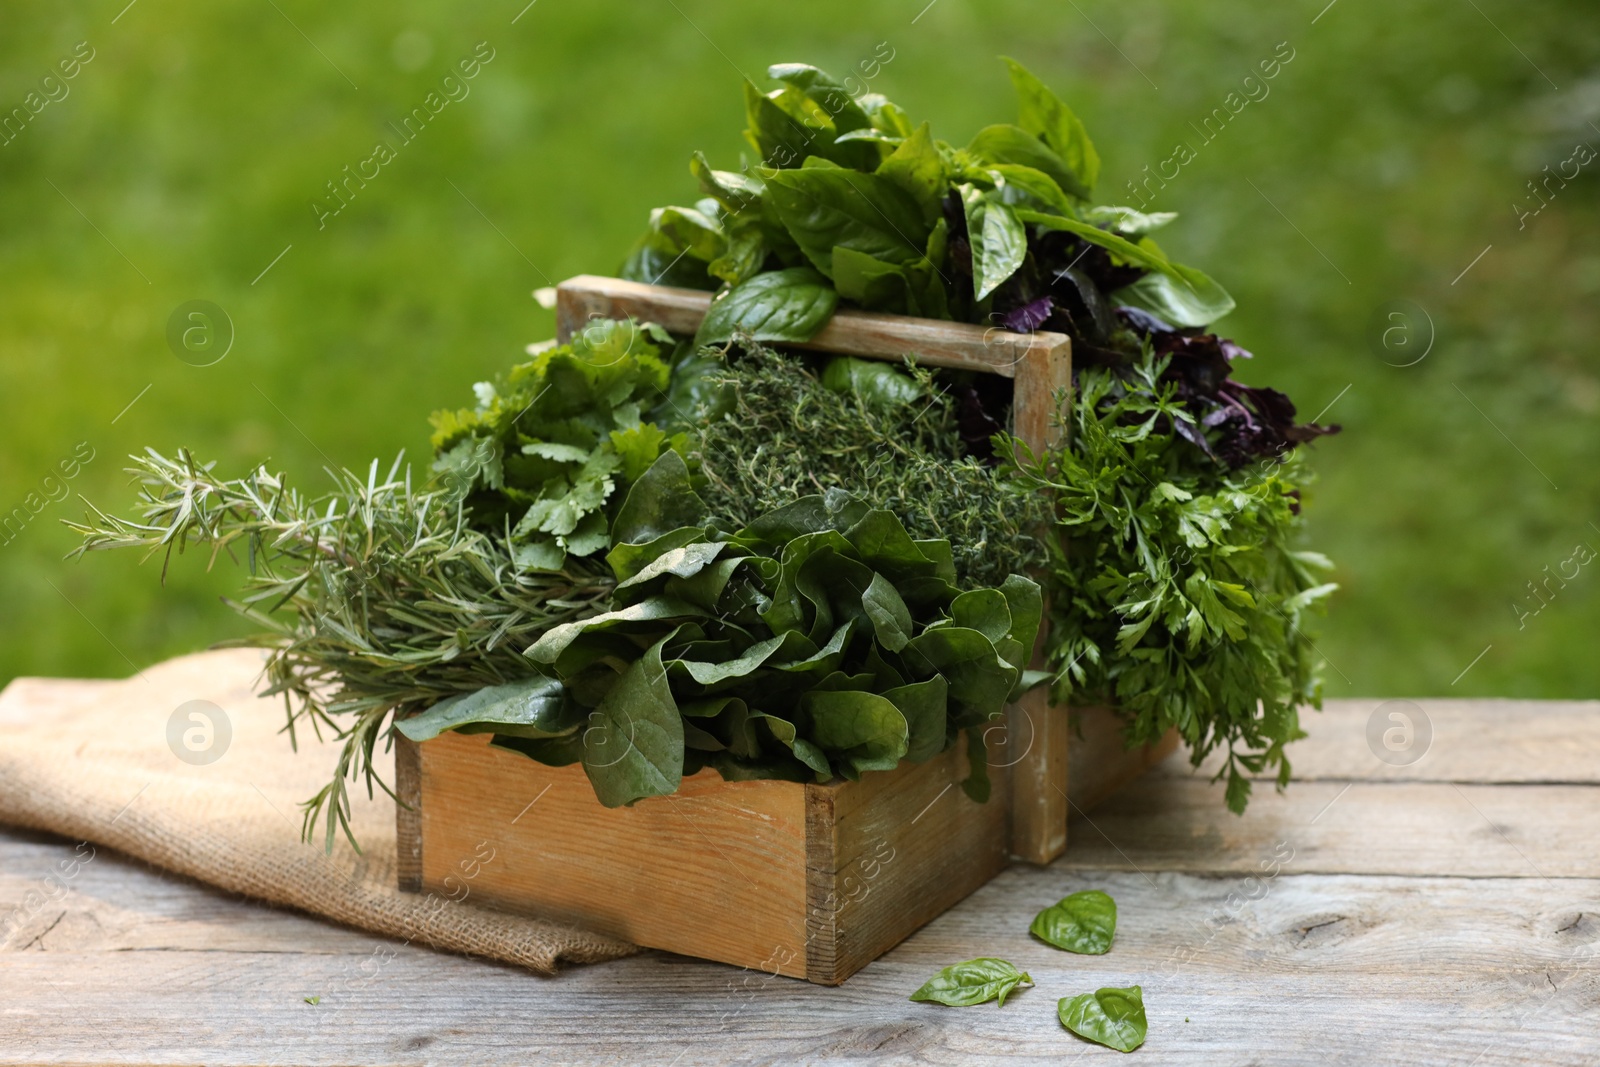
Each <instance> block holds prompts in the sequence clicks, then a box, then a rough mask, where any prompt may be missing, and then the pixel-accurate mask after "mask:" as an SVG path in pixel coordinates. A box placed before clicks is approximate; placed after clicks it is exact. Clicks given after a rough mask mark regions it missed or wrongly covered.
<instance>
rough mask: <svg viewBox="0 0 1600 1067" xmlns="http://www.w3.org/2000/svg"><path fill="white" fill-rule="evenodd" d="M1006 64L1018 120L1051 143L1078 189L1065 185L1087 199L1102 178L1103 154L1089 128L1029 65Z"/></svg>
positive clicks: (1010, 60)
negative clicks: (1091, 138)
mask: <svg viewBox="0 0 1600 1067" xmlns="http://www.w3.org/2000/svg"><path fill="white" fill-rule="evenodd" d="M1006 66H1007V67H1009V68H1010V70H1011V84H1012V86H1013V87H1014V88H1015V89H1016V90H1017V105H1018V114H1019V117H1018V120H1017V121H1018V123H1019V124H1020V125H1021V126H1022V128H1023V129H1025V130H1027V131H1028V132H1029V133H1031V134H1034V135H1035V136H1037V137H1039V138H1041V139H1042V140H1043V141H1044V143H1045V144H1047V145H1049V146H1050V147H1051V148H1052V149H1053V150H1054V151H1055V153H1056V154H1057V155H1059V156H1060V157H1061V159H1062V160H1063V161H1064V162H1065V163H1066V165H1067V167H1068V168H1069V169H1070V170H1071V172H1072V175H1073V178H1074V179H1075V185H1076V188H1073V187H1070V186H1066V185H1063V186H1062V188H1063V189H1066V190H1067V191H1068V192H1070V193H1072V194H1073V195H1074V196H1076V197H1078V198H1079V199H1081V200H1088V199H1089V198H1090V197H1091V196H1093V195H1094V183H1095V182H1096V181H1098V180H1099V179H1100V154H1099V153H1098V152H1096V151H1095V148H1094V143H1093V142H1092V141H1090V140H1089V133H1088V131H1087V130H1085V129H1084V128H1083V123H1082V122H1080V121H1079V120H1078V116H1077V115H1074V114H1073V113H1072V109H1071V108H1069V107H1067V105H1066V104H1064V103H1062V102H1061V99H1060V98H1059V97H1057V96H1056V94H1055V93H1053V92H1051V91H1050V88H1049V86H1047V85H1045V84H1044V82H1042V81H1040V80H1039V79H1038V78H1036V77H1035V76H1034V75H1033V73H1032V72H1031V71H1030V70H1028V68H1027V67H1024V66H1023V65H1022V64H1021V63H1018V62H1017V61H1016V60H1014V59H1010V58H1007V59H1006Z"/></svg>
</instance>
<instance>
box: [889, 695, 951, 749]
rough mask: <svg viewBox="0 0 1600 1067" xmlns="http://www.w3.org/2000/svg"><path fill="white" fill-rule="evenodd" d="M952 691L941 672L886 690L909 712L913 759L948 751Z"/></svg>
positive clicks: (907, 715) (893, 699) (907, 728)
mask: <svg viewBox="0 0 1600 1067" xmlns="http://www.w3.org/2000/svg"><path fill="white" fill-rule="evenodd" d="M949 692H950V687H949V685H947V684H946V682H945V680H944V679H943V678H941V677H939V676H937V675H936V676H934V677H932V678H929V679H928V680H927V681H925V682H913V683H912V684H911V685H901V686H896V687H894V688H893V689H886V690H884V691H883V697H884V699H885V700H887V701H889V702H890V703H892V704H893V705H894V706H895V707H897V708H899V709H900V714H902V715H904V716H905V719H906V734H907V738H908V740H907V742H906V755H905V758H906V759H907V760H910V761H911V762H912V763H921V762H922V761H923V760H930V759H932V758H933V757H935V756H937V755H938V754H939V753H941V752H943V751H944V747H945V740H946V733H947V731H946V730H945V723H946V721H947V719H948V711H949V704H948V700H947V698H948V694H949Z"/></svg>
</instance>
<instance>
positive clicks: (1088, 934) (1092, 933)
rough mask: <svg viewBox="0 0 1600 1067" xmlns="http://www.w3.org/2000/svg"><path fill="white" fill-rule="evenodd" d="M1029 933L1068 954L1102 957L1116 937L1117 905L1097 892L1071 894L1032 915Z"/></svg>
mask: <svg viewBox="0 0 1600 1067" xmlns="http://www.w3.org/2000/svg"><path fill="white" fill-rule="evenodd" d="M1028 932H1029V933H1031V934H1033V936H1034V937H1037V938H1038V939H1039V940H1041V941H1043V942H1045V943H1046V944H1050V945H1054V946H1055V947H1056V948H1060V949H1066V950H1067V951H1068V952H1077V953H1080V954H1082V955H1087V956H1100V955H1103V954H1105V953H1106V952H1109V951H1111V940H1112V938H1113V937H1115V936H1116V932H1117V902H1116V901H1114V900H1112V899H1111V897H1110V896H1108V895H1106V894H1105V893H1102V892H1101V891H1100V890H1098V889H1087V890H1084V891H1083V892H1081V893H1074V894H1072V895H1071V896H1069V897H1063V898H1062V899H1061V900H1059V901H1057V902H1056V903H1054V904H1052V905H1050V906H1049V907H1048V908H1046V909H1044V910H1043V911H1041V912H1040V913H1039V914H1038V915H1035V916H1034V917H1033V924H1032V925H1031V926H1029V927H1028Z"/></svg>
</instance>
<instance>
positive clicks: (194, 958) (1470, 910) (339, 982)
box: [0, 701, 1600, 1067]
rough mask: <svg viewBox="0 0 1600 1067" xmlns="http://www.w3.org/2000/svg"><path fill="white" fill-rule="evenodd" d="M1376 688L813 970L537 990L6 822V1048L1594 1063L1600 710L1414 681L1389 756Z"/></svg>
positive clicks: (647, 957)
mask: <svg viewBox="0 0 1600 1067" xmlns="http://www.w3.org/2000/svg"><path fill="white" fill-rule="evenodd" d="M1380 703H1382V702H1380V701H1335V702H1331V703H1330V705H1329V707H1328V710H1327V711H1325V712H1323V713H1322V714H1321V715H1316V714H1308V715H1307V716H1306V717H1305V724H1306V727H1307V729H1308V731H1309V732H1310V734H1311V737H1310V738H1309V739H1308V740H1306V741H1303V742H1300V743H1298V744H1296V745H1294V746H1292V747H1291V749H1290V752H1291V755H1292V756H1293V757H1294V759H1295V762H1296V767H1297V769H1299V770H1302V771H1304V773H1306V774H1307V776H1308V780H1306V781H1301V782H1296V783H1295V784H1294V785H1292V786H1291V787H1290V788H1289V790H1288V792H1287V793H1286V794H1284V795H1281V796H1280V795H1278V794H1276V793H1275V792H1274V791H1273V789H1272V788H1271V785H1270V784H1269V783H1265V782H1263V783H1258V785H1257V790H1256V796H1255V799H1254V800H1253V801H1252V802H1251V808H1250V811H1249V813H1248V814H1246V815H1245V816H1244V817H1243V818H1242V819H1236V818H1234V817H1233V816H1230V815H1228V814H1227V813H1226V812H1225V811H1223V810H1222V806H1221V799H1220V793H1219V792H1218V790H1219V787H1217V786H1212V785H1210V784H1208V783H1207V781H1206V776H1205V775H1203V774H1202V775H1198V776H1197V775H1195V774H1193V773H1192V772H1191V771H1190V769H1189V767H1188V764H1187V760H1186V758H1185V756H1184V755H1183V754H1181V753H1180V754H1177V755H1174V756H1172V757H1170V758H1169V759H1167V760H1166V761H1165V762H1163V763H1162V764H1161V765H1160V766H1159V767H1157V768H1155V769H1154V770H1153V771H1152V773H1151V774H1150V775H1148V776H1146V777H1145V778H1143V779H1141V780H1140V781H1139V783H1138V784H1137V785H1136V786H1134V787H1133V788H1131V789H1125V790H1124V791H1122V792H1121V793H1119V794H1117V795H1116V796H1114V797H1112V798H1111V799H1110V800H1108V801H1107V802H1106V803H1105V804H1103V805H1102V806H1100V807H1099V808H1096V809H1092V810H1089V811H1087V812H1086V813H1085V814H1082V815H1078V816H1077V817H1076V820H1077V821H1076V822H1075V823H1074V825H1073V828H1072V834H1073V840H1074V844H1073V849H1072V851H1071V852H1070V853H1069V854H1068V855H1067V856H1066V857H1065V858H1064V859H1062V860H1060V861H1057V862H1056V863H1055V864H1053V865H1051V866H1050V867H1048V868H1043V869H1039V868H1033V867H1028V866H1014V867H1012V868H1010V869H1009V870H1007V871H1005V872H1003V873H1001V874H1000V875H999V876H998V877H996V878H995V879H993V880H992V881H990V882H989V883H988V884H987V885H985V886H984V887H983V888H981V889H979V890H978V891H977V892H975V893H973V894H972V895H971V896H969V897H968V898H967V899H966V900H965V901H963V902H962V903H960V904H958V905H956V906H955V907H954V908H952V909H950V910H949V911H947V912H945V913H944V914H943V915H942V916H941V917H939V918H938V919H936V920H934V921H933V922H932V923H929V924H928V925H927V926H925V927H923V928H922V929H921V930H920V931H919V932H917V933H916V934H914V935H912V936H911V937H910V938H908V939H907V940H906V941H905V942H904V943H902V944H901V945H900V946H899V947H898V948H896V949H894V950H893V951H892V952H890V953H888V954H887V955H886V956H884V957H882V958H881V959H879V960H877V961H876V962H874V963H872V964H871V965H869V966H868V967H866V968H865V969H864V970H862V971H861V972H859V973H858V974H857V975H856V976H855V977H853V978H851V979H850V980H849V981H848V982H846V983H845V984H844V985H842V986H840V987H837V988H831V989H830V988H823V987H819V986H815V985H808V984H807V983H804V982H801V981H797V980H794V979H788V978H775V977H772V976H770V975H768V974H764V973H762V972H760V971H756V970H740V969H738V968H732V967H727V966H722V965H719V964H713V963H705V962H702V961H697V960H691V959H687V958H685V957H681V956H673V955H669V954H666V953H646V954H644V955H641V956H639V957H635V958H632V959H627V960H622V961H619V962H617V963H612V964H606V965H602V966H595V967H583V968H574V969H572V970H570V971H568V972H566V973H565V974H563V975H562V976H560V977H559V978H555V979H539V978H534V977H531V976H530V975H528V974H527V973H525V972H522V971H519V970H517V969H515V968H511V967H505V966H501V965H497V964H487V963H482V962H479V961H474V960H469V959H464V958H460V957H454V956H446V955H442V954H439V953H435V952H432V951H430V950H428V949H424V948H421V947H418V946H408V945H401V944H397V943H394V942H389V941H384V940H382V939H379V938H374V937H369V936H367V935H364V934H359V933H355V932H352V931H348V930H342V929H339V928H337V927H333V926H330V925H327V924H325V923H322V922H320V921H317V920H313V919H309V918H306V917H303V916H300V915H296V914H292V913H288V912H283V911H274V910H270V909H266V908H262V907H259V906H257V905H255V904H252V903H250V902H248V901H243V900H238V899H235V898H232V897H230V896H227V895H225V894H222V893H219V892H217V891H215V890H212V889H208V888H206V887H204V886H199V885H195V884H192V883H189V882H186V881H184V880H182V879H178V878H174V877H172V876H170V875H163V874H162V873H160V872H158V871H153V870H150V869H148V868H146V867H143V866H141V865H138V864H135V863H132V862H130V861H127V860H125V859H122V858H120V857H118V856H116V855H115V854H112V853H110V852H107V851H104V850H102V851H100V852H98V853H96V855H95V858H94V859H93V861H92V862H89V863H87V864H84V865H83V866H82V868H81V870H80V872H79V874H78V875H77V877H76V878H75V879H73V880H72V881H71V883H70V884H68V885H66V886H64V887H63V886H60V885H57V884H56V883H55V882H54V881H52V879H51V876H50V872H51V871H52V870H54V869H56V868H57V865H58V864H59V863H61V862H62V861H63V860H65V859H67V858H69V857H71V856H73V855H74V846H75V844H76V843H75V842H70V841H61V840H58V839H54V838H47V837H43V836H40V835H34V834H27V833H21V832H0V913H3V914H5V915H7V916H10V917H12V918H16V919H20V920H21V921H19V922H18V923H17V924H16V926H15V929H14V931H13V933H12V934H11V936H10V937H9V938H8V939H7V940H6V941H5V942H4V945H3V949H0V1063H8V1064H9V1063H50V1064H71V1063H95V1064H102V1063H139V1064H187V1063H202V1062H203V1063H216V1064H232V1065H244V1064H300V1063H304V1064H329V1065H333V1064H374V1065H388V1064H425V1063H449V1064H454V1063H473V1064H502V1063H504V1064H515V1063H539V1064H547V1063H548V1064H580V1065H587V1064H653V1065H661V1067H673V1065H676V1067H688V1065H692V1064H706V1065H712V1064H727V1065H732V1064H740V1065H748V1064H897V1065H898V1064H950V1065H968V1064H974V1065H1000V1064H1034V1063H1037V1064H1062V1063H1069V1064H1070V1063H1080V1062H1081V1063H1085V1064H1087V1063H1107V1064H1110V1063H1124V1062H1126V1063H1151V1064H1178V1065H1195V1067H1201V1065H1203V1067H1218V1065H1222V1067H1227V1065H1250V1064H1261V1065H1267V1064H1271V1065H1307V1067H1337V1065H1350V1067H1370V1065H1391V1064H1392V1065H1406V1067H1411V1065H1416V1064H1423V1065H1434V1064H1438V1065H1446V1067H1499V1065H1505V1064H1517V1065H1523V1064H1527V1065H1541V1067H1543V1065H1569V1064H1570V1065H1574V1067H1578V1065H1582V1067H1593V1065H1594V1064H1596V1063H1600V847H1597V846H1600V841H1597V839H1596V833H1597V830H1596V824H1597V822H1600V818H1597V816H1600V784H1597V783H1596V782H1595V781H1594V778H1595V774H1596V764H1595V760H1594V758H1593V757H1594V754H1595V752H1596V751H1597V750H1600V705H1596V704H1592V703H1550V704H1544V703H1533V702H1512V701H1482V702H1479V701H1418V702H1417V703H1418V704H1420V705H1422V706H1423V707H1424V708H1425V709H1426V712H1427V714H1428V716H1429V718H1430V719H1431V723H1432V727H1433V735H1434V736H1433V741H1432V744H1431V747H1430V750H1429V751H1428V752H1427V754H1426V755H1425V756H1424V757H1423V758H1422V759H1421V760H1419V761H1417V762H1416V763H1415V764H1413V765H1412V766H1410V767H1405V768H1396V767H1391V766H1389V765H1387V764H1383V763H1380V762H1379V761H1378V760H1377V759H1376V758H1375V757H1374V756H1373V755H1372V753H1371V751H1370V750H1369V749H1368V747H1367V743H1366V740H1365V729H1366V723H1367V721H1368V720H1369V718H1370V717H1371V715H1372V713H1373V712H1374V711H1375V710H1377V709H1378V706H1379V704H1380ZM949 799H950V798H949V797H948V796H947V797H945V798H944V800H949ZM943 802H944V801H943V800H942V801H941V803H943ZM1097 841H1098V842H1099V844H1096V843H1095V842H1097ZM885 876H886V875H885ZM1086 888H1099V889H1103V890H1106V891H1107V892H1109V893H1111V894H1112V895H1113V896H1114V897H1115V898H1116V900H1117V904H1118V911H1119V923H1118V928H1117V936H1116V941H1115V943H1114V945H1113V946H1112V949H1111V951H1110V952H1109V953H1108V954H1106V955H1104V956H1098V957H1087V956H1072V955H1068V954H1066V953H1062V952H1057V951H1056V950H1054V949H1051V948H1049V947H1047V946H1045V945H1043V944H1041V943H1039V942H1036V941H1034V940H1033V939H1032V938H1030V937H1029V935H1028V934H1027V925H1028V922H1029V920H1030V919H1031V918H1032V917H1033V915H1034V913H1035V912H1036V911H1038V910H1039V909H1040V908H1041V907H1044V906H1045V905H1047V904H1050V903H1052V902H1054V901H1055V900H1056V899H1058V898H1059V897H1061V896H1062V895H1065V894H1066V893H1069V892H1073V891H1075V890H1078V889H1086ZM978 955H998V956H1002V957H1005V958H1007V959H1010V960H1012V961H1013V962H1014V963H1016V964H1017V965H1018V966H1019V967H1022V968H1023V969H1024V970H1026V971H1028V972H1029V973H1030V974H1031V975H1032V976H1033V979H1034V982H1035V985H1034V987H1033V988H1032V989H1024V990H1022V991H1020V992H1019V993H1018V994H1017V995H1015V996H1014V997H1013V998H1012V999H1010V1000H1008V1001H1007V1003H1006V1006H1005V1007H1004V1008H1003V1009H996V1008H995V1007H994V1006H993V1005H992V1004H990V1005H984V1006H982V1007H979V1008H969V1009H953V1008H940V1007H938V1006H934V1005H927V1004H913V1003H911V1002H909V1001H907V1000H906V997H907V995H908V994H909V993H910V992H911V990H913V989H915V988H916V987H917V986H918V985H920V984H921V982H922V981H923V980H924V979H925V978H927V977H928V976H929V975H930V974H932V973H933V972H934V971H935V970H937V969H938V968H940V967H942V966H944V965H945V964H948V963H952V962H955V961H957V960H963V959H969V958H972V957H974V956H978ZM1132 983H1137V984H1139V985H1141V986H1142V987H1143V988H1144V991H1145V1002H1146V1006H1147V1011H1148V1014H1149V1019H1150V1035H1149V1039H1148V1040H1147V1041H1146V1043H1145V1045H1144V1047H1143V1048H1141V1049H1140V1050H1139V1051H1137V1052H1135V1053H1133V1054H1132V1057H1131V1058H1128V1059H1123V1058H1122V1057H1121V1054H1119V1053H1115V1052H1111V1051H1110V1050H1107V1049H1103V1048H1099V1047H1096V1046H1090V1045H1086V1044H1084V1043H1083V1042H1081V1041H1079V1040H1078V1039H1076V1038H1074V1037H1073V1036H1072V1035H1071V1034H1068V1033H1067V1032H1065V1031H1064V1030H1062V1029H1061V1027H1060V1026H1059V1025H1058V1024H1057V1022H1056V1020H1055V1002H1056V1000H1057V999H1058V998H1060V997H1063V996H1068V995H1073V994H1076V993H1079V992H1084V991H1086V990H1091V989H1094V988H1096V987H1098V986H1101V985H1108V984H1109V985H1126V984H1132ZM305 998H320V999H319V1000H318V1002H317V1003H316V1004H308V1003H306V1002H305Z"/></svg>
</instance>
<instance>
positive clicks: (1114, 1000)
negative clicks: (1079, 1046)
mask: <svg viewBox="0 0 1600 1067" xmlns="http://www.w3.org/2000/svg"><path fill="white" fill-rule="evenodd" d="M1056 1017H1057V1018H1058V1019H1060V1020H1061V1025H1062V1026H1064V1027H1066V1028H1067V1029H1068V1030H1071V1031H1072V1032H1073V1033H1075V1034H1077V1035H1078V1036H1079V1037H1081V1038H1085V1039H1086V1040H1089V1041H1093V1042H1094V1043H1096V1044H1098V1045H1104V1046H1106V1047H1107V1048H1114V1049H1116V1050H1117V1051H1118V1052H1132V1051H1133V1050H1134V1049H1136V1048H1138V1047H1139V1046H1140V1045H1142V1044H1144V1039H1145V1035H1146V1034H1147V1033H1149V1031H1150V1024H1149V1023H1148V1022H1147V1021H1146V1020H1145V1016H1144V990H1143V989H1141V988H1140V987H1139V986H1129V987H1128V988H1126V989H1118V988H1115V987H1112V986H1107V987H1105V988H1102V989H1097V990H1095V991H1094V992H1093V993H1081V994H1079V995H1078V996H1075V997H1062V998H1061V1000H1060V1001H1059V1002H1058V1003H1057V1004H1056Z"/></svg>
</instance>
